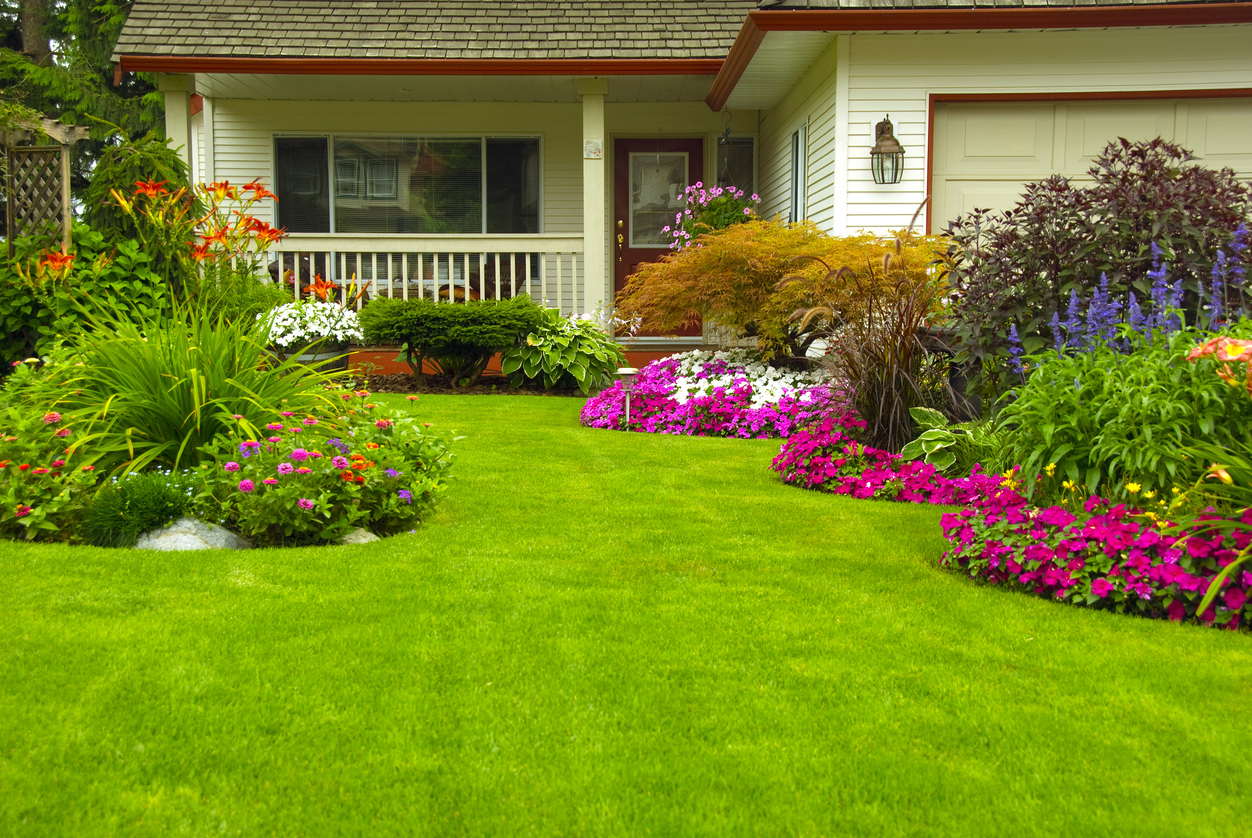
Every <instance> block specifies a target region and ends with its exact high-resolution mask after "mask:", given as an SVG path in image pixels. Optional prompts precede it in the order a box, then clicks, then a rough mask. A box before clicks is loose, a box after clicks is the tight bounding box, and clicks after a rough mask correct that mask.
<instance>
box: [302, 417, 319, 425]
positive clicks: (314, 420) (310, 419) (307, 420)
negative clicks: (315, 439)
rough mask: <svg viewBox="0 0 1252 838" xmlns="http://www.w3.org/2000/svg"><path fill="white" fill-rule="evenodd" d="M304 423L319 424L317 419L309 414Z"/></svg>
mask: <svg viewBox="0 0 1252 838" xmlns="http://www.w3.org/2000/svg"><path fill="white" fill-rule="evenodd" d="M304 424H306V425H316V424H317V420H316V419H314V418H313V417H312V416H309V417H307V418H306V419H305V420H304Z"/></svg>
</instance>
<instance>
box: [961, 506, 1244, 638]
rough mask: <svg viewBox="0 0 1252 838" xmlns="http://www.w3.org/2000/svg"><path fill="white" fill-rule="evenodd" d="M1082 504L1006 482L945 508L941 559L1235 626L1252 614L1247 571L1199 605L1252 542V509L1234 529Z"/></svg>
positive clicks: (1023, 584) (1066, 597)
mask: <svg viewBox="0 0 1252 838" xmlns="http://www.w3.org/2000/svg"><path fill="white" fill-rule="evenodd" d="M1083 510H1084V511H1083V514H1079V515H1075V514H1074V513H1071V512H1069V511H1068V510H1066V509H1064V508H1063V507H1060V506H1050V507H1048V508H1046V509H1036V508H1031V507H1030V506H1028V505H1027V503H1026V500H1025V499H1024V498H1023V497H1022V496H1021V495H1019V494H1017V493H1016V492H1013V491H1011V490H1006V489H1001V490H999V491H996V492H994V493H992V494H990V495H988V496H986V497H984V498H983V499H981V500H979V501H976V502H975V503H973V504H972V506H971V507H970V508H968V509H963V510H961V511H960V512H957V513H947V514H945V515H944V516H943V533H944V536H945V537H946V538H947V539H948V541H949V542H950V543H951V545H952V547H951V549H950V550H948V552H946V553H945V554H944V556H943V559H942V562H943V564H944V565H945V566H947V567H954V568H959V569H960V570H961V571H963V572H964V573H966V574H968V575H969V576H971V577H973V578H975V579H979V580H983V581H987V582H991V583H993V584H1000V585H1008V586H1010V587H1013V588H1017V589H1021V590H1025V591H1028V592H1031V593H1034V594H1036V595H1039V596H1045V597H1049V598H1053V599H1059V600H1063V601H1067V602H1071V603H1073V604H1075V605H1086V606H1090V607H1093V608H1103V609H1108V610H1113V611H1118V612H1123V613H1124V612H1131V613H1137V614H1142V615H1144V616H1149V617H1168V618H1169V619H1171V620H1176V621H1177V620H1184V619H1187V618H1196V619H1198V620H1199V621H1200V622H1202V623H1204V624H1206V625H1212V624H1214V623H1217V624H1219V625H1224V626H1226V627H1228V628H1231V629H1234V628H1238V626H1239V623H1240V621H1241V619H1246V618H1248V617H1252V602H1250V601H1249V589H1252V573H1248V572H1247V571H1243V572H1236V573H1234V574H1231V575H1230V577H1228V578H1227V580H1226V581H1225V582H1224V583H1223V588H1222V591H1221V593H1220V595H1219V596H1218V597H1217V599H1216V600H1214V604H1213V605H1210V606H1209V608H1208V609H1207V610H1206V611H1205V612H1204V613H1202V614H1197V613H1196V612H1197V609H1198V607H1199V605H1200V602H1201V601H1202V600H1203V599H1204V595H1205V593H1206V592H1207V591H1208V589H1209V585H1210V583H1211V582H1212V581H1213V579H1214V577H1216V576H1217V574H1218V573H1219V572H1220V571H1221V569H1222V568H1224V567H1226V566H1227V565H1229V564H1230V563H1231V562H1233V561H1234V560H1235V558H1236V556H1238V554H1239V552H1240V551H1241V550H1244V549H1246V548H1247V547H1248V545H1249V543H1252V530H1249V529H1247V528H1246V525H1248V524H1252V510H1246V511H1244V513H1243V515H1242V517H1241V518H1240V521H1241V522H1242V524H1244V525H1245V528H1243V529H1238V528H1235V529H1233V531H1229V532H1228V531H1227V530H1229V529H1230V528H1224V529H1219V528H1214V527H1213V523H1214V522H1220V521H1221V519H1220V518H1218V517H1217V516H1216V515H1213V514H1208V515H1201V516H1199V517H1198V518H1197V519H1196V520H1195V521H1194V522H1192V523H1191V524H1189V525H1188V526H1186V527H1183V528H1178V527H1172V526H1168V525H1167V524H1166V523H1165V522H1159V521H1157V520H1155V518H1154V516H1152V515H1149V514H1147V513H1143V512H1140V511H1139V510H1137V509H1132V508H1129V507H1127V506H1126V505H1125V504H1116V505H1110V504H1109V502H1108V501H1106V500H1104V499H1103V498H1099V497H1092V498H1089V499H1088V500H1087V502H1086V504H1085V505H1084V507H1083Z"/></svg>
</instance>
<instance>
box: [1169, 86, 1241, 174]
mask: <svg viewBox="0 0 1252 838" xmlns="http://www.w3.org/2000/svg"><path fill="white" fill-rule="evenodd" d="M1186 109H1187V110H1186V121H1185V125H1186V129H1187V136H1186V137H1185V138H1183V140H1182V142H1183V145H1185V146H1186V147H1187V148H1189V149H1191V150H1192V151H1194V152H1195V153H1196V156H1197V157H1199V158H1200V159H1201V160H1203V161H1204V165H1206V166H1213V167H1217V166H1229V167H1230V168H1232V169H1234V170H1235V171H1237V172H1242V173H1243V174H1244V175H1245V176H1252V106H1249V105H1248V104H1247V103H1246V102H1244V101H1231V100H1228V99H1207V100H1204V99H1197V100H1196V101H1194V102H1189V103H1187V106H1186ZM1193 138H1194V139H1193Z"/></svg>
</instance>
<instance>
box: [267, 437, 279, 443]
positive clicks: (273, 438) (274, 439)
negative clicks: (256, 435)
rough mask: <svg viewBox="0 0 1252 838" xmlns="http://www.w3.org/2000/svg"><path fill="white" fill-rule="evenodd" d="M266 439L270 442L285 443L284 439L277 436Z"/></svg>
mask: <svg viewBox="0 0 1252 838" xmlns="http://www.w3.org/2000/svg"><path fill="white" fill-rule="evenodd" d="M265 439H266V441H268V442H282V441H283V440H282V437H277V436H267V437H266V438H265Z"/></svg>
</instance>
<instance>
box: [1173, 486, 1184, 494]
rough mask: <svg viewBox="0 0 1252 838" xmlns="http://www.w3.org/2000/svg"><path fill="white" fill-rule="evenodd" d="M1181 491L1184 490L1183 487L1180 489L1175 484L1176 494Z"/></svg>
mask: <svg viewBox="0 0 1252 838" xmlns="http://www.w3.org/2000/svg"><path fill="white" fill-rule="evenodd" d="M1181 491H1182V490H1181V489H1179V488H1178V487H1177V486H1175V487H1174V494H1178V493H1179V492H1181Z"/></svg>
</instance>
